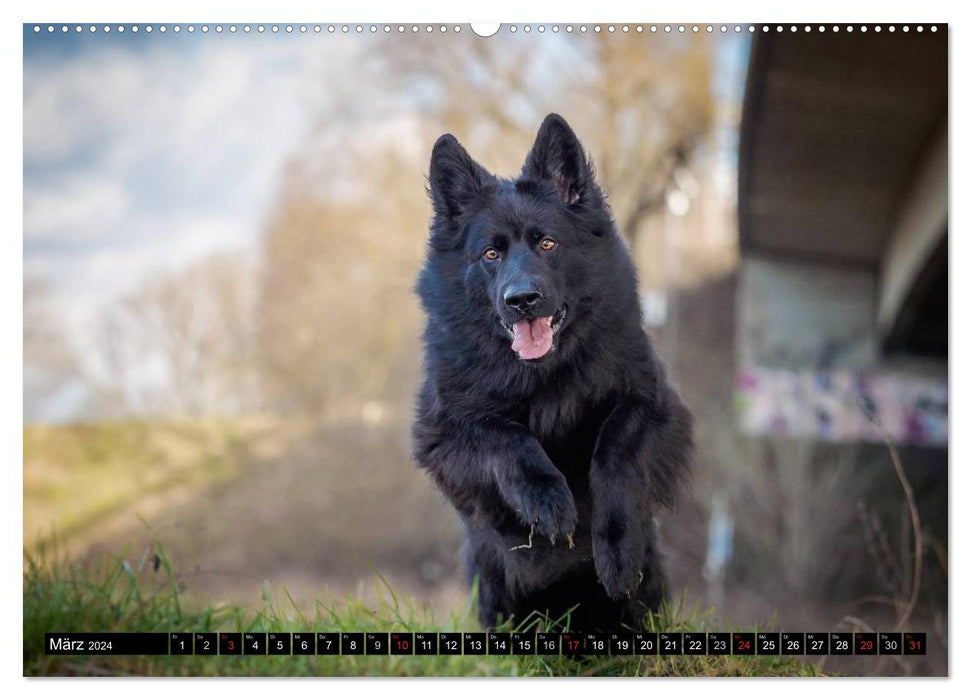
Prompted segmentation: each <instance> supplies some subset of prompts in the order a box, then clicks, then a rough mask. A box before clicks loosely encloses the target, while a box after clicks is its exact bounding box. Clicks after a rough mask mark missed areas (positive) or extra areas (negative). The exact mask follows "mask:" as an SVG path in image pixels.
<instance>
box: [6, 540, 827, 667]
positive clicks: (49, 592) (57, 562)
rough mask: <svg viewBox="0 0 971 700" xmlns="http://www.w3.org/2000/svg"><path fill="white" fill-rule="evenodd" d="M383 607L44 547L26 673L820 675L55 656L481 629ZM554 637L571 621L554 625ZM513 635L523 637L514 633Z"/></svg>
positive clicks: (595, 663) (684, 663)
mask: <svg viewBox="0 0 971 700" xmlns="http://www.w3.org/2000/svg"><path fill="white" fill-rule="evenodd" d="M376 587H377V588H378V600H379V602H378V604H377V605H367V604H364V603H363V602H361V601H360V600H354V599H347V600H345V601H343V602H342V603H339V604H337V605H330V606H325V605H323V604H321V603H318V604H317V606H316V610H315V613H314V615H313V616H312V617H308V616H305V615H304V613H303V612H302V611H301V609H300V608H299V607H298V606H297V605H295V604H293V603H292V601H290V600H288V596H287V594H286V591H284V592H283V595H282V601H281V600H280V596H279V595H275V594H274V593H273V591H271V589H270V586H269V584H267V585H266V586H265V589H264V596H263V605H262V606H261V608H260V609H246V608H243V607H240V606H235V605H224V606H216V605H208V606H198V607H194V606H191V605H187V604H186V603H185V601H183V599H182V595H181V593H180V591H179V586H178V584H177V577H176V576H175V575H174V573H173V571H172V566H171V563H170V561H169V559H168V557H167V555H166V554H165V552H164V549H162V547H161V546H160V545H156V546H155V547H154V548H152V549H147V550H145V551H144V552H142V553H141V554H140V555H139V556H138V558H137V559H135V558H125V557H119V558H118V559H117V560H116V561H115V562H113V563H112V564H111V565H110V566H101V567H99V568H92V567H91V566H86V565H81V564H77V563H69V562H67V561H65V560H62V559H59V558H58V556H57V554H56V552H53V551H50V550H48V549H46V548H41V551H40V553H39V555H38V556H36V557H34V556H29V557H28V560H27V569H26V571H25V574H24V674H25V675H27V676H50V675H80V676H105V675H110V676H126V675H139V676H142V675H144V676H250V675H255V676H657V675H673V676H814V675H817V672H816V671H815V669H814V667H813V666H811V665H808V664H804V663H802V662H800V661H798V660H795V659H791V658H786V657H737V656H736V657H733V656H724V657H714V656H713V657H707V656H655V657H647V656H632V657H581V658H568V657H562V656H560V657H555V656H428V657H426V656H421V657H419V656H413V657H405V656H384V657H376V656H359V657H354V656H282V657H273V656H267V657H245V656H244V657H205V656H189V657H183V656H115V657H97V656H47V655H45V654H44V649H43V640H44V633H45V632H68V631H70V632H136V631H137V632H175V631H179V632H202V631H205V632H218V631H235V632H254V631H255V632H269V631H277V632H286V631H293V632H307V631H315V632H320V631H355V632H368V631H381V632H388V631H405V632H437V631H471V630H475V629H476V628H477V625H476V624H475V623H474V621H473V615H472V614H471V610H472V603H470V605H469V607H466V608H464V609H460V610H457V611H455V612H454V613H453V614H452V615H451V616H449V617H448V618H447V619H435V617H434V616H433V615H430V614H429V613H428V612H427V611H424V610H419V609H418V607H417V606H416V605H415V604H414V603H412V602H410V601H408V600H403V599H401V598H400V597H399V596H398V595H396V593H395V592H394V591H393V590H392V589H391V588H390V586H388V585H387V584H386V582H384V581H382V580H381V579H380V578H378V579H376ZM649 622H650V625H651V627H653V628H654V629H657V630H667V631H694V630H705V629H719V628H718V627H717V626H715V625H714V623H713V618H712V616H711V615H710V614H702V613H700V612H699V611H698V610H693V611H685V610H682V609H680V608H678V609H673V610H667V611H665V612H664V613H663V614H661V615H659V616H655V617H652V618H651V619H650V621H649ZM544 627H545V628H546V629H549V630H557V629H562V626H560V625H556V624H550V623H549V622H546V623H545V624H544ZM510 631H512V630H510Z"/></svg>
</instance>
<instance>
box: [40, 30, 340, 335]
mask: <svg viewBox="0 0 971 700" xmlns="http://www.w3.org/2000/svg"><path fill="white" fill-rule="evenodd" d="M328 39H329V40H330V41H328ZM348 51H353V47H352V46H350V45H349V44H347V43H346V42H344V43H341V42H340V38H337V37H319V36H318V37H314V36H309V37H293V36H290V37H281V36H262V37H255V36H242V35H236V36H230V35H228V34H223V35H222V36H216V35H214V34H210V35H208V36H202V35H198V34H197V35H194V36H189V35H186V34H184V33H183V34H182V35H180V36H176V35H174V34H172V33H171V32H169V33H168V34H167V35H161V34H159V33H158V32H156V33H154V34H153V35H151V36H148V35H145V34H142V35H139V36H133V35H131V34H130V33H129V34H128V35H118V34H117V33H114V34H109V35H104V34H103V33H96V34H94V35H90V36H89V35H87V34H84V33H83V34H82V35H80V36H70V35H69V36H66V37H65V36H59V35H57V34H55V35H53V36H49V35H47V34H46V33H41V34H40V35H35V34H33V32H31V31H30V30H29V29H27V30H25V40H24V54H25V61H24V268H25V274H27V275H28V276H36V277H39V278H41V279H42V280H44V281H45V282H46V283H47V284H48V285H49V286H50V289H51V293H52V295H53V296H54V298H55V299H56V300H57V301H58V303H70V304H71V305H72V306H74V307H76V309H75V310H76V311H78V312H81V311H84V310H89V309H92V308H95V307H96V306H97V305H98V304H99V303H100V302H101V301H103V300H104V299H106V298H110V297H111V296H114V295H116V294H118V293H119V292H121V291H124V290H126V289H129V288H131V287H132V286H133V285H134V284H135V283H137V281H138V280H140V279H142V278H144V277H145V276H146V274H147V273H149V272H150V271H153V270H157V269H160V268H164V267H169V266H177V265H179V264H181V263H184V262H186V261H187V260H189V259H191V258H194V257H197V256H199V255H200V254H202V253H205V252H208V251H212V250H217V249H218V250H226V249H230V248H237V247H246V246H249V245H252V244H253V242H254V241H255V239H256V236H257V233H258V230H259V225H260V219H261V215H262V214H263V212H265V211H266V208H267V205H268V203H269V202H271V201H272V199H273V197H274V196H275V194H276V186H277V183H278V182H279V175H280V169H281V167H282V165H283V164H284V163H285V159H286V157H287V156H288V155H289V154H291V153H293V152H294V151H295V150H296V149H297V148H298V147H299V144H300V141H301V139H302V138H305V137H306V134H307V132H308V129H309V126H310V125H309V124H308V119H310V115H315V114H319V112H318V111H317V109H316V105H317V104H318V103H319V102H320V100H321V99H322V95H323V94H325V92H326V89H325V86H326V84H327V74H328V70H329V69H332V67H333V65H334V58H335V57H336V56H337V55H339V56H341V57H342V58H345V59H346V58H347V53H348ZM82 315H83V314H82ZM69 316H70V317H71V318H75V319H76V320H77V318H76V316H75V314H73V313H72V314H69Z"/></svg>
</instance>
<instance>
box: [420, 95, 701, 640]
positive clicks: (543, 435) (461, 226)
mask: <svg viewBox="0 0 971 700" xmlns="http://www.w3.org/2000/svg"><path fill="white" fill-rule="evenodd" d="M429 190H430V195H431V199H432V203H433V205H434V218H433V221H432V224H431V237H430V241H429V244H430V245H429V250H428V257H427V260H426V262H425V265H424V267H423V269H422V271H421V275H420V277H419V280H418V293H419V295H420V296H421V300H422V303H423V306H424V309H425V311H426V312H427V314H428V322H427V326H426V329H425V334H424V338H425V372H426V375H425V381H424V385H423V387H422V390H421V395H420V398H419V406H418V415H417V420H416V423H415V427H414V439H415V451H416V457H417V460H418V462H419V463H420V465H421V466H422V467H423V468H424V469H427V470H428V472H429V473H430V474H431V475H432V477H433V478H434V479H435V482H436V483H437V484H438V486H439V488H441V490H442V491H443V492H444V493H445V495H446V496H447V497H448V498H449V499H450V500H451V502H452V504H453V505H454V506H455V508H457V509H458V512H459V514H460V515H461V518H462V521H463V523H464V524H465V534H466V537H465V555H466V559H467V563H468V567H469V572H470V576H472V577H474V576H478V577H479V582H480V590H479V595H480V597H479V617H480V619H481V622H482V624H483V625H484V626H486V627H489V626H493V625H495V624H496V623H497V621H500V620H503V619H508V618H510V617H511V618H514V619H515V621H516V622H520V623H521V622H522V621H523V620H524V619H525V618H526V617H528V616H529V614H530V613H531V612H532V611H539V612H540V613H544V614H549V615H550V616H551V617H552V618H554V619H556V618H558V617H559V616H561V615H563V614H564V613H566V612H567V611H568V610H570V609H571V608H574V609H573V611H572V616H571V618H570V623H571V628H572V629H574V630H578V629H579V630H611V629H613V630H617V629H620V628H621V626H622V625H626V626H630V627H634V628H638V627H640V626H641V625H642V624H643V620H644V619H645V614H644V613H645V612H646V609H650V610H656V609H657V608H658V606H659V604H660V602H661V600H662V597H663V592H662V589H663V586H664V580H665V579H664V572H663V567H662V563H661V559H660V556H659V553H658V549H657V542H656V531H655V524H654V518H653V511H654V509H655V507H656V506H657V505H658V504H668V503H670V502H671V500H672V497H673V495H674V490H675V486H676V483H677V481H678V479H679V477H681V476H682V475H684V474H685V473H686V471H687V468H688V458H689V454H690V452H691V445H692V438H691V415H690V413H689V412H688V411H687V409H686V408H685V407H684V405H683V404H682V403H681V400H680V399H679V397H678V395H677V394H676V393H675V392H674V390H673V389H672V388H671V387H670V386H669V385H668V384H667V382H666V380H665V374H664V369H663V368H662V365H661V363H660V361H659V360H658V359H657V357H656V356H655V354H654V352H653V350H652V348H651V343H650V341H649V340H648V337H647V335H646V333H645V332H644V330H643V328H642V326H641V310H640V304H639V300H638V294H637V278H636V273H635V269H634V265H633V262H632V261H631V258H630V254H629V252H628V249H627V246H626V244H625V243H624V241H623V240H622V239H621V237H620V236H619V235H618V233H617V231H616V228H615V227H614V224H613V221H612V219H611V216H610V211H609V209H608V207H607V204H606V202H605V201H604V196H603V193H602V192H601V190H600V188H599V187H598V185H597V183H596V182H595V181H594V176H593V169H592V166H591V164H590V163H589V161H588V160H587V157H586V155H585V153H584V151H583V148H582V147H581V145H580V143H579V141H578V140H577V138H576V136H575V135H574V133H573V131H572V130H571V129H570V127H569V126H568V125H567V123H566V122H565V121H564V120H563V118H562V117H560V116H558V115H555V114H551V115H550V116H548V117H547V118H546V120H545V121H544V122H543V125H542V126H541V127H540V130H539V133H538V135H537V137H536V143H535V144H534V145H533V148H532V150H531V151H530V153H529V155H528V156H527V158H526V164H525V165H524V166H523V170H522V173H521V174H520V176H519V178H518V179H515V180H505V179H500V178H497V177H495V176H493V175H491V174H489V173H488V172H486V171H485V170H484V169H483V168H482V167H481V166H480V165H479V164H478V163H476V162H475V161H474V160H472V158H470V157H469V154H468V153H467V152H466V151H465V149H464V148H462V146H461V145H459V142H458V141H457V140H456V139H455V137H454V136H452V135H450V134H446V135H444V136H442V137H441V138H439V139H438V141H437V142H436V143H435V147H434V148H433V150H432V159H431V168H430V174H429Z"/></svg>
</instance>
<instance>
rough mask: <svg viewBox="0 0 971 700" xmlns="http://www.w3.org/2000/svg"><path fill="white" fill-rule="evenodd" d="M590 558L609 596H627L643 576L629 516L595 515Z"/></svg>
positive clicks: (639, 547)
mask: <svg viewBox="0 0 971 700" xmlns="http://www.w3.org/2000/svg"><path fill="white" fill-rule="evenodd" d="M593 561H594V566H595V567H596V570H597V578H598V579H599V580H600V584H601V585H602V586H603V587H604V590H606V591H607V595H609V596H610V597H611V598H614V599H617V598H629V597H631V596H632V595H633V594H634V593H635V592H636V591H637V589H638V586H640V583H641V581H643V579H644V574H643V566H644V554H643V547H642V546H641V542H640V538H639V537H637V532H636V531H635V530H634V529H633V523H632V522H631V521H630V518H628V517H625V516H623V515H622V514H619V513H616V512H615V513H610V514H608V515H606V516H605V517H603V518H596V520H595V521H594V528H593Z"/></svg>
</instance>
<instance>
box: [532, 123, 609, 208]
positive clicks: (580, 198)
mask: <svg viewBox="0 0 971 700" xmlns="http://www.w3.org/2000/svg"><path fill="white" fill-rule="evenodd" d="M522 177H523V178H524V179H528V180H541V181H548V182H551V183H552V184H553V187H554V189H555V190H556V192H557V194H559V196H560V199H561V200H563V202H564V203H565V204H566V205H567V206H581V207H595V206H600V204H601V203H602V202H603V196H602V195H601V193H600V188H599V187H597V183H596V181H595V179H594V175H593V167H592V166H591V165H590V161H589V160H587V154H586V153H585V152H584V150H583V146H581V145H580V140H579V139H578V138H577V137H576V134H574V133H573V129H571V128H570V125H569V124H567V123H566V120H565V119H564V118H563V117H561V116H560V115H559V114H550V115H549V116H547V117H546V119H544V120H543V124H542V126H540V127H539V132H538V133H537V134H536V142H535V143H533V147H532V149H531V150H530V151H529V155H527V156H526V163H525V165H523V172H522Z"/></svg>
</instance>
